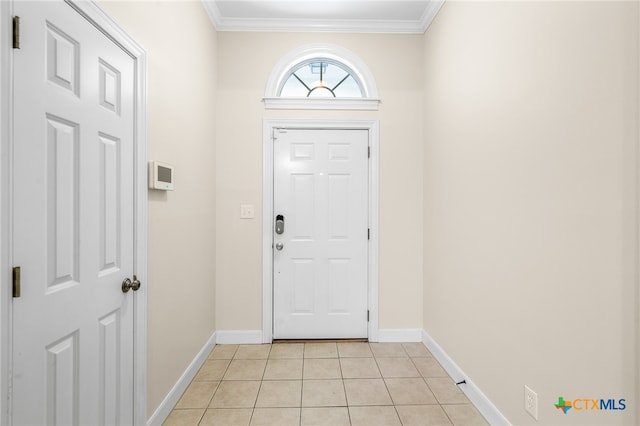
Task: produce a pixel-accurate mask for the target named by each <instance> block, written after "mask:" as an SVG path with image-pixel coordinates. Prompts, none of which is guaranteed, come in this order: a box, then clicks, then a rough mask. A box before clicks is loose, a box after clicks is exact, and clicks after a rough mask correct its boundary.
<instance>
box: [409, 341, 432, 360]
mask: <svg viewBox="0 0 640 426" xmlns="http://www.w3.org/2000/svg"><path fill="white" fill-rule="evenodd" d="M402 347H403V348H404V350H405V351H406V352H407V354H408V355H409V356H410V357H412V358H422V357H427V356H433V355H431V352H429V350H428V349H427V347H426V346H425V345H424V344H423V343H417V342H416V343H403V344H402Z"/></svg>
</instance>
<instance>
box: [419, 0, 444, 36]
mask: <svg viewBox="0 0 640 426" xmlns="http://www.w3.org/2000/svg"><path fill="white" fill-rule="evenodd" d="M444 2H445V0H430V1H429V3H428V4H427V7H426V8H425V10H424V13H423V14H422V18H421V19H420V22H421V24H422V25H421V28H422V33H425V32H426V31H427V30H428V29H429V27H430V26H431V23H432V22H433V20H434V19H436V16H437V15H438V12H439V11H440V8H442V5H443V4H444Z"/></svg>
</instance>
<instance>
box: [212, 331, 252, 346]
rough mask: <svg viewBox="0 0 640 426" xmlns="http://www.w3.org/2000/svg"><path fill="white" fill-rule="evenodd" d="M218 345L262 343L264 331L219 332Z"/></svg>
mask: <svg viewBox="0 0 640 426" xmlns="http://www.w3.org/2000/svg"><path fill="white" fill-rule="evenodd" d="M216 343H217V344H219V345H232V344H235V345H242V344H245V345H248V344H260V343H262V330H218V331H216Z"/></svg>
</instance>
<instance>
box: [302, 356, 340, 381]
mask: <svg viewBox="0 0 640 426" xmlns="http://www.w3.org/2000/svg"><path fill="white" fill-rule="evenodd" d="M302 378H303V379H304V380H311V379H341V378H342V372H341V371H340V362H339V361H338V358H317V359H313V358H308V359H305V360H304V371H303V375H302Z"/></svg>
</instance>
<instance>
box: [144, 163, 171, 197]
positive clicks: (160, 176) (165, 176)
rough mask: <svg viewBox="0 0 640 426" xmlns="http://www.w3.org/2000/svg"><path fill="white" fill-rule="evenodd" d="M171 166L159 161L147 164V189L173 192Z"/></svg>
mask: <svg viewBox="0 0 640 426" xmlns="http://www.w3.org/2000/svg"><path fill="white" fill-rule="evenodd" d="M174 179H175V176H174V173H173V166H171V165H169V164H166V163H161V162H159V161H150V162H149V188H151V189H160V190H163V191H173V181H174Z"/></svg>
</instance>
